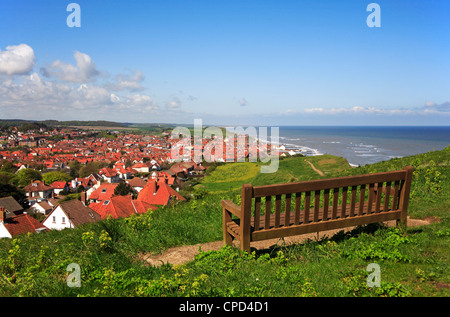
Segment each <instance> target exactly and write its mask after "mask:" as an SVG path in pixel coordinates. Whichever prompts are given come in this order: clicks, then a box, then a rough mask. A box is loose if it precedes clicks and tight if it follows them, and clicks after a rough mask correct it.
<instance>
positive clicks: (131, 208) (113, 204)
mask: <svg viewBox="0 0 450 317" xmlns="http://www.w3.org/2000/svg"><path fill="white" fill-rule="evenodd" d="M89 208H91V209H92V210H94V211H95V212H97V213H98V214H99V215H100V216H101V217H102V219H105V218H107V217H108V216H109V217H112V218H115V219H117V218H125V217H129V216H131V215H133V214H143V213H146V212H147V211H148V210H149V209H151V210H155V209H157V207H156V206H153V205H152V204H149V203H147V202H143V201H137V200H132V199H131V196H128V195H126V196H114V197H111V199H110V200H106V201H103V202H99V203H90V204H89Z"/></svg>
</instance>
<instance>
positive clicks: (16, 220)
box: [5, 214, 48, 237]
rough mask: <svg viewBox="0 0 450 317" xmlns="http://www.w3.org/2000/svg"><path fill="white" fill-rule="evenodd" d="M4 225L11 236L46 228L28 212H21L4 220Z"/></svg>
mask: <svg viewBox="0 0 450 317" xmlns="http://www.w3.org/2000/svg"><path fill="white" fill-rule="evenodd" d="M5 227H6V229H7V230H8V232H9V233H10V234H11V236H13V237H14V236H17V235H19V234H23V233H27V232H36V231H37V230H48V229H47V227H46V226H44V225H43V224H42V223H40V222H39V221H37V220H36V219H34V218H33V217H31V216H30V215H28V214H21V215H18V216H14V217H11V218H9V219H6V220H5Z"/></svg>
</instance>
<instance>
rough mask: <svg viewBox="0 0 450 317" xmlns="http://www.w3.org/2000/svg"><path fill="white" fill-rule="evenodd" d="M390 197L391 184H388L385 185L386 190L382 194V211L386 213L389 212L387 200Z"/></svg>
mask: <svg viewBox="0 0 450 317" xmlns="http://www.w3.org/2000/svg"><path fill="white" fill-rule="evenodd" d="M390 196H391V182H388V183H387V184H386V190H385V193H384V205H383V210H384V211H388V210H389V198H390Z"/></svg>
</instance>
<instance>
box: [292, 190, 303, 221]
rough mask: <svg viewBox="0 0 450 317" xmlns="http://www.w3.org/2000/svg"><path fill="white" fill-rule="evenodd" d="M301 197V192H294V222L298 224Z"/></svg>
mask: <svg viewBox="0 0 450 317" xmlns="http://www.w3.org/2000/svg"><path fill="white" fill-rule="evenodd" d="M301 198H302V193H296V194H295V212H294V214H295V217H294V224H295V225H298V224H299V222H300V208H301V203H302V201H301Z"/></svg>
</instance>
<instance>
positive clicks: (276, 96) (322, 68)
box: [0, 0, 450, 126]
mask: <svg viewBox="0 0 450 317" xmlns="http://www.w3.org/2000/svg"><path fill="white" fill-rule="evenodd" d="M71 2H76V3H78V4H79V5H80V8H81V15H80V17H81V27H80V28H76V27H75V28H69V27H68V26H67V24H66V19H67V16H68V15H69V14H70V12H67V11H66V7H67V5H68V4H69V3H71ZM371 2H372V1H365V0H347V1H317V0H316V1H314V0H307V1H306V0H304V1H302V0H297V1H264V0H259V1H253V0H208V1H188V0H183V1H173V0H164V1H163V0H159V1H144V0H131V1H97V0H89V1H81V0H79V1H62V0H46V1H24V0H2V1H1V2H0V50H1V51H0V117H1V118H22V119H57V120H72V119H78V120H113V121H120V122H172V123H193V120H194V118H200V119H203V122H204V123H205V124H215V125H241V124H249V125H272V126H273V125H390V124H401V125H417V124H420V125H448V124H449V122H450V95H449V94H450V58H449V56H450V21H449V19H448V17H449V16H450V2H449V1H426V0H421V1H420V0H418V1H412V0H410V1H394V0H389V1H381V0H380V1H376V3H377V4H378V5H379V6H380V9H381V11H380V12H381V13H380V18H381V27H379V28H377V27H374V28H370V27H368V26H367V24H366V19H367V17H368V15H369V14H370V13H371V12H367V11H366V8H367V5H368V4H369V3H371Z"/></svg>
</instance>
